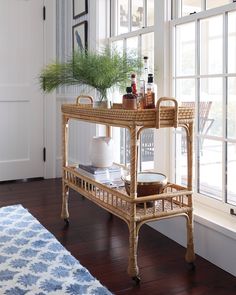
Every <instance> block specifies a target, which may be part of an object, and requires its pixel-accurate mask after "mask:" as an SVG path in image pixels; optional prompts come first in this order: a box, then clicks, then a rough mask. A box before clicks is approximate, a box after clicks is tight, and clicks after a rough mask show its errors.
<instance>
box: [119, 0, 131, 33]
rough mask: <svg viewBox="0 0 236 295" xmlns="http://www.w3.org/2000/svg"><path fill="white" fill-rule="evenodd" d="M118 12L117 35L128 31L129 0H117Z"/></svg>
mask: <svg viewBox="0 0 236 295" xmlns="http://www.w3.org/2000/svg"><path fill="white" fill-rule="evenodd" d="M118 4H119V5H118V7H119V10H120V11H119V13H118V35H119V34H123V33H127V32H128V31H129V6H128V4H129V1H127V0H119V1H118Z"/></svg>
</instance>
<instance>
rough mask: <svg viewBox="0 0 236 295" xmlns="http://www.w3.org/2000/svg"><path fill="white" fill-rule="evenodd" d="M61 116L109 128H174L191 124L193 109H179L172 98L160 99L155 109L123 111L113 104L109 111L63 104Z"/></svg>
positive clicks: (81, 105) (91, 106)
mask: <svg viewBox="0 0 236 295" xmlns="http://www.w3.org/2000/svg"><path fill="white" fill-rule="evenodd" d="M163 101H172V102H173V103H174V106H161V105H160V104H161V103H162V102H163ZM62 114H63V115H64V116H66V117H67V118H74V119H80V120H83V121H89V122H93V123H98V124H106V125H111V126H124V127H129V126H134V125H136V126H143V127H148V128H164V127H175V128H176V127H178V126H181V125H183V124H186V123H191V122H193V119H194V108H191V107H179V106H178V102H177V101H176V100H175V99H172V98H160V99H159V100H158V102H157V106H156V108H155V109H141V110H125V109H122V108H121V105H119V104H114V105H113V107H112V108H110V109H107V108H96V107H93V105H87V104H63V105H62Z"/></svg>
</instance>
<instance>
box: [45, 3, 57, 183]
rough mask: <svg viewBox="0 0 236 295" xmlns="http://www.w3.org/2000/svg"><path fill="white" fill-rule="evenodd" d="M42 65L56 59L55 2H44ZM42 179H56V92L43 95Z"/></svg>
mask: <svg viewBox="0 0 236 295" xmlns="http://www.w3.org/2000/svg"><path fill="white" fill-rule="evenodd" d="M44 6H45V7H46V20H45V21H44V65H46V64H48V63H49V62H51V61H52V60H55V58H56V0H44ZM43 99H44V115H43V116H44V118H43V121H44V128H43V129H44V147H45V148H46V161H45V163H44V178H55V177H56V91H53V92H52V93H50V94H45V95H44V98H43Z"/></svg>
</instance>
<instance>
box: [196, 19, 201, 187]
mask: <svg viewBox="0 0 236 295" xmlns="http://www.w3.org/2000/svg"><path fill="white" fill-rule="evenodd" d="M195 75H196V77H195V83H196V84H195V100H196V104H195V106H196V107H195V112H196V116H195V135H196V136H195V163H196V164H195V175H196V177H195V190H196V191H197V192H199V184H200V169H199V168H200V149H199V134H198V132H199V128H198V122H199V118H198V106H199V102H200V20H198V19H196V20H195Z"/></svg>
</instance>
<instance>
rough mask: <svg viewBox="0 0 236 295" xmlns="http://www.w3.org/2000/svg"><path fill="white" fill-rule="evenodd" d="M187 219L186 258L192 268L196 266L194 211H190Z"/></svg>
mask: <svg viewBox="0 0 236 295" xmlns="http://www.w3.org/2000/svg"><path fill="white" fill-rule="evenodd" d="M186 221H187V251H186V255H185V260H186V261H187V262H188V263H189V265H190V266H191V268H192V269H194V268H195V266H194V261H195V253H194V244H193V213H192V212H188V217H187V218H186Z"/></svg>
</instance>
